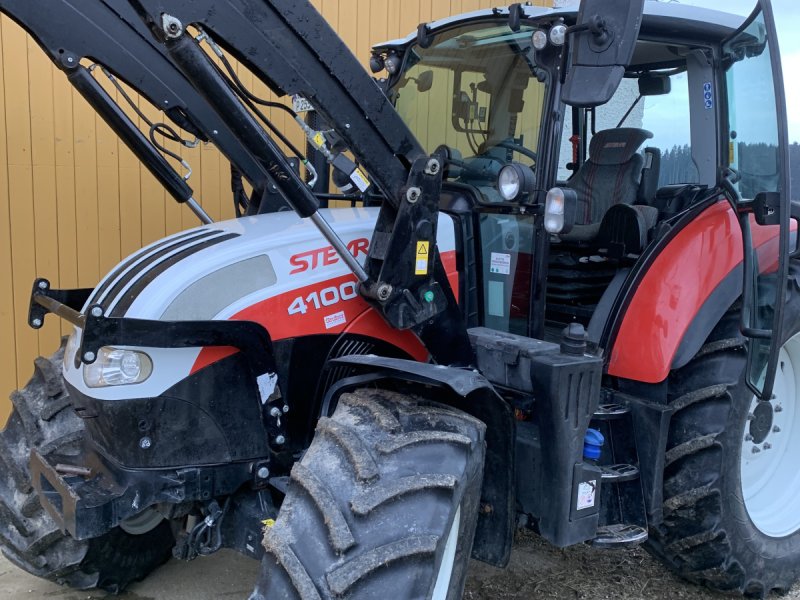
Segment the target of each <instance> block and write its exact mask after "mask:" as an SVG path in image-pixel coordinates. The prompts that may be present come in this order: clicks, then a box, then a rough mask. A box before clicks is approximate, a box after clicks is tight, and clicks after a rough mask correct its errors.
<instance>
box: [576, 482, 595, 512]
mask: <svg viewBox="0 0 800 600" xmlns="http://www.w3.org/2000/svg"><path fill="white" fill-rule="evenodd" d="M596 492H597V480H596V479H591V480H589V481H581V483H580V484H578V507H577V508H578V510H583V509H585V508H592V507H593V506H594V496H595V493H596Z"/></svg>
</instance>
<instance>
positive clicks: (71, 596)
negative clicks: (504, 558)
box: [0, 532, 800, 600]
mask: <svg viewBox="0 0 800 600" xmlns="http://www.w3.org/2000/svg"><path fill="white" fill-rule="evenodd" d="M257 571H258V564H257V563H256V562H255V561H253V560H250V559H248V558H244V557H242V556H240V555H238V554H236V553H235V552H232V551H229V550H223V551H221V552H218V553H217V554H215V555H214V556H211V557H207V558H199V559H197V560H195V561H192V562H190V563H179V562H177V561H171V562H170V563H168V564H166V565H165V566H163V567H162V568H160V569H158V570H157V571H156V572H155V573H154V574H153V575H151V576H150V577H148V578H147V579H146V580H145V581H142V582H140V583H137V584H135V585H133V586H132V587H131V588H130V590H129V591H128V592H126V593H124V594H121V595H120V596H117V597H116V598H117V600H217V599H223V598H231V599H236V598H241V599H243V600H244V599H246V598H247V597H248V595H249V594H250V590H251V589H252V586H253V582H254V581H255V578H256V573H257ZM107 597H108V596H107V595H106V594H105V593H100V592H78V591H75V590H70V589H67V588H62V587H59V586H57V585H55V584H51V583H48V582H45V581H42V580H40V579H37V578H36V577H33V576H31V575H28V574H27V573H24V572H23V571H20V570H19V569H17V568H16V567H14V566H13V565H11V564H10V563H8V561H6V560H5V559H4V558H2V557H0V598H13V599H14V600H18V599H30V600H34V599H35V600H44V599H51V598H54V599H56V600H99V599H100V598H107ZM532 598H536V599H539V598H541V599H557V600H606V599H614V600H634V599H637V600H662V599H665V598H670V599H672V598H691V599H692V600H724V599H725V598H730V596H724V595H721V594H715V593H713V592H710V591H708V590H705V589H703V588H699V587H697V586H694V585H691V584H688V583H685V582H683V581H682V580H680V579H678V578H677V577H675V576H674V575H672V574H671V573H670V572H668V571H667V570H666V569H664V568H663V567H662V566H661V565H660V564H659V563H657V562H656V561H655V560H653V559H652V558H650V556H649V555H648V554H647V552H645V551H644V550H641V549H638V548H635V549H631V550H615V551H608V550H606V551H600V550H594V549H592V548H590V547H588V546H583V545H579V546H575V547H572V548H568V549H566V550H559V549H557V548H553V547H552V546H549V545H548V544H547V543H545V542H544V541H543V540H541V539H540V538H539V537H537V536H536V535H534V534H532V533H529V532H521V533H519V534H518V536H517V541H516V544H515V546H514V551H513V553H512V555H511V564H510V565H509V567H508V569H495V568H492V567H489V566H487V565H484V564H481V563H477V562H473V564H472V565H471V570H470V577H469V581H468V582H467V589H466V591H465V593H464V600H512V599H513V600H523V599H524V600H530V599H532ZM783 598H784V599H787V600H800V586H795V587H794V588H793V589H792V591H791V592H790V593H789V594H788V595H786V596H783ZM387 600H388V599H387Z"/></svg>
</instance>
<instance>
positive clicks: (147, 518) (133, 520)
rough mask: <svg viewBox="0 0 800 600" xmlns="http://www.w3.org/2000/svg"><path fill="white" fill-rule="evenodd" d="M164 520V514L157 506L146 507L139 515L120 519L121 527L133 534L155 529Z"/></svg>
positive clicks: (142, 533) (141, 533)
mask: <svg viewBox="0 0 800 600" xmlns="http://www.w3.org/2000/svg"><path fill="white" fill-rule="evenodd" d="M163 520H164V515H162V514H161V513H160V512H158V511H157V510H156V509H155V508H146V509H145V510H143V511H142V512H140V513H139V514H138V515H136V516H133V517H129V518H127V519H125V520H124V521H120V524H119V526H120V528H121V529H122V531H124V532H125V533H130V534H131V535H144V534H145V533H149V532H151V531H153V529H155V528H156V527H158V526H159V525H160V524H161V521H163Z"/></svg>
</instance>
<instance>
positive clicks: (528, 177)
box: [497, 162, 536, 202]
mask: <svg viewBox="0 0 800 600" xmlns="http://www.w3.org/2000/svg"><path fill="white" fill-rule="evenodd" d="M535 187H536V178H535V177H534V175H533V171H531V169H530V167H526V166H525V165H523V164H522V163H517V162H512V163H511V164H510V165H506V166H505V167H503V168H502V169H500V172H499V173H498V174H497V191H498V192H499V193H500V196H501V197H502V198H503V200H505V201H507V202H511V201H512V200H514V201H517V202H519V201H520V200H522V199H523V195H525V194H529V193H531V192H532V191H533V189H534V188H535Z"/></svg>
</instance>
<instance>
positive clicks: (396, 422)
mask: <svg viewBox="0 0 800 600" xmlns="http://www.w3.org/2000/svg"><path fill="white" fill-rule="evenodd" d="M484 432H485V426H484V424H483V423H481V422H480V421H478V420H477V419H475V418H473V417H470V416H469V415H466V414H464V413H462V412H460V411H457V410H454V409H451V408H449V407H446V406H444V405H439V404H434V403H431V402H427V401H425V400H423V399H420V398H416V397H411V396H406V395H402V394H399V393H396V392H389V391H386V390H377V389H361V390H357V391H355V392H353V393H349V394H344V395H342V397H341V399H340V401H339V405H338V407H337V408H336V411H335V412H334V414H333V416H332V417H331V418H330V419H328V418H324V417H323V418H322V419H320V421H319V424H318V426H317V432H316V435H315V437H314V441H313V443H312V444H311V446H310V447H309V449H308V451H307V452H306V454H305V456H304V457H303V459H302V460H301V461H300V462H299V463H297V464H296V465H295V466H294V468H293V469H292V474H291V480H290V484H289V487H288V490H287V495H286V499H285V500H284V503H283V505H282V507H281V510H280V513H279V515H278V519H277V521H276V523H275V525H274V526H273V527H272V528H271V529H269V530H268V531H267V533H266V535H265V540H264V545H265V546H266V548H267V555H266V556H265V557H264V559H263V561H262V569H261V576H260V577H259V581H258V584H257V586H256V590H255V591H254V592H253V595H252V597H251V600H264V599H269V600H277V599H283V598H300V599H301V600H310V599H318V598H351V599H368V598H392V599H393V600H395V599H396V600H403V599H408V600H411V599H418V598H428V599H431V600H446V599H448V600H455V599H458V598H461V595H462V593H463V589H464V582H465V579H466V567H467V563H468V560H469V557H470V553H471V549H472V540H473V538H474V535H475V526H476V523H477V517H478V505H479V500H480V491H481V482H482V477H483V460H484V452H485V443H484Z"/></svg>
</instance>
